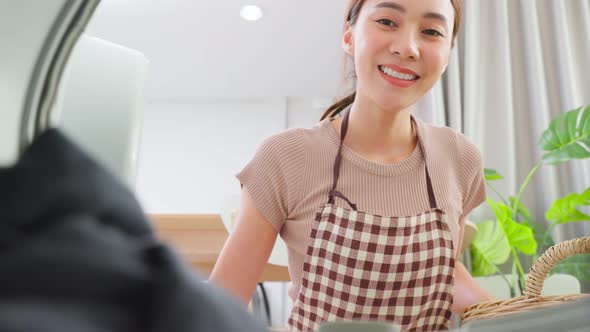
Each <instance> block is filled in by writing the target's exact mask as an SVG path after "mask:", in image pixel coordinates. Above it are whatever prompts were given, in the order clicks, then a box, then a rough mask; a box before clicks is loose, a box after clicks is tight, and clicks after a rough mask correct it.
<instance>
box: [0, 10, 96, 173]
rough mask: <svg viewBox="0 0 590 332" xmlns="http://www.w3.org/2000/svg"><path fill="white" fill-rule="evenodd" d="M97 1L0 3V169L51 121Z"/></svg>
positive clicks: (15, 157)
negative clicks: (63, 78) (59, 90)
mask: <svg viewBox="0 0 590 332" xmlns="http://www.w3.org/2000/svg"><path fill="white" fill-rule="evenodd" d="M98 3H99V0H43V1H39V0H19V1H0V167H7V166H10V165H11V164H12V163H14V162H15V161H16V159H17V158H18V156H19V155H20V153H22V151H23V150H24V149H25V148H26V147H27V146H28V145H29V144H30V143H31V142H32V140H33V139H34V138H35V137H36V136H38V135H39V134H40V133H42V132H43V131H44V130H45V129H47V128H48V127H50V126H51V125H52V122H53V121H54V120H53V119H54V117H55V115H56V113H57V110H58V109H59V107H58V105H56V96H57V88H58V86H59V82H60V79H61V76H62V73H63V69H64V67H65V64H66V62H67V60H68V57H69V55H70V53H71V50H72V48H73V47H74V45H75V44H76V42H77V40H78V38H79V37H80V35H81V34H82V32H83V30H84V28H85V27H86V25H87V23H88V21H89V20H90V18H91V17H92V14H93V13H94V10H95V8H96V6H97V5H98Z"/></svg>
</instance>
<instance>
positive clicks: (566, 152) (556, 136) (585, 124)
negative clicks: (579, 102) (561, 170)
mask: <svg viewBox="0 0 590 332" xmlns="http://www.w3.org/2000/svg"><path fill="white" fill-rule="evenodd" d="M538 144H539V146H540V147H541V148H542V149H543V150H545V151H547V153H546V154H545V155H543V161H544V162H545V163H548V164H553V165H557V164H560V163H563V162H566V161H568V160H571V159H584V158H588V157H590V105H588V106H586V107H585V108H584V107H580V108H578V109H576V110H572V111H569V112H566V113H564V114H562V115H560V116H558V117H557V118H555V120H553V121H551V123H550V124H549V128H547V130H545V131H544V132H543V135H542V136H541V139H540V140H539V143H538Z"/></svg>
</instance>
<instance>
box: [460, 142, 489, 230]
mask: <svg viewBox="0 0 590 332" xmlns="http://www.w3.org/2000/svg"><path fill="white" fill-rule="evenodd" d="M459 146H460V149H461V162H460V165H461V172H460V173H461V193H462V197H463V204H462V205H463V211H462V212H461V217H460V220H462V219H463V218H465V217H467V216H468V215H469V213H471V211H472V210H473V209H475V208H476V207H478V206H479V205H481V204H482V203H483V202H484V201H485V200H486V185H485V177H484V173H483V161H482V157H481V152H480V151H479V149H478V148H477V146H475V144H473V143H472V142H470V141H469V140H468V139H467V138H466V137H465V136H463V135H462V134H459Z"/></svg>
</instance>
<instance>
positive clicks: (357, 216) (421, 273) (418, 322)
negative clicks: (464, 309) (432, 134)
mask: <svg viewBox="0 0 590 332" xmlns="http://www.w3.org/2000/svg"><path fill="white" fill-rule="evenodd" d="M348 118H349V112H347V113H346V114H345V115H344V119H343V121H342V129H341V135H340V148H339V150H338V154H337V156H336V160H335V162H334V182H333V185H332V189H331V190H330V192H329V195H328V202H327V203H326V204H324V205H322V206H321V207H320V210H319V211H318V213H317V214H316V218H315V222H314V226H313V228H312V231H311V242H310V245H309V246H308V248H307V255H306V257H305V260H304V265H303V279H302V284H301V288H300V290H299V293H298V295H297V298H296V300H295V303H294V304H293V310H292V311H291V315H290V317H289V321H288V330H289V331H315V330H317V328H318V327H319V324H320V323H322V322H324V321H341V320H362V321H382V322H383V321H387V322H393V323H395V324H398V325H400V326H401V327H402V329H403V330H404V331H439V330H445V329H447V328H448V327H447V326H448V322H449V319H450V317H451V305H452V301H453V275H454V266H455V260H454V249H453V242H452V237H451V232H450V230H449V227H448V225H447V216H446V215H445V213H444V212H443V211H442V210H440V209H438V208H437V206H436V199H435V196H434V190H433V188H432V182H431V180H430V176H429V174H428V168H427V167H426V172H425V173H426V184H427V188H426V189H427V192H428V198H429V202H430V209H428V210H427V211H426V212H424V213H422V214H419V215H415V216H403V217H401V216H388V217H385V216H378V215H372V214H369V213H365V212H362V211H359V210H358V209H357V206H356V205H355V204H354V203H352V202H351V201H350V200H349V199H348V198H347V197H346V196H345V195H344V194H342V193H341V192H339V191H337V190H336V188H337V184H338V180H339V177H340V165H341V163H342V144H343V143H342V142H343V141H344V137H345V135H346V131H347V129H348ZM412 121H414V120H413V119H412ZM418 141H419V144H420V147H421V148H422V147H423V145H422V141H421V138H420V135H419V133H418ZM422 151H423V153H424V158H425V160H426V152H425V150H424V149H423V148H422ZM336 197H338V198H341V199H343V200H345V201H346V202H347V203H348V205H349V207H350V208H342V207H337V206H336V205H335V204H334V202H335V198H336Z"/></svg>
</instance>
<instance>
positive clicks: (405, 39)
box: [390, 31, 420, 60]
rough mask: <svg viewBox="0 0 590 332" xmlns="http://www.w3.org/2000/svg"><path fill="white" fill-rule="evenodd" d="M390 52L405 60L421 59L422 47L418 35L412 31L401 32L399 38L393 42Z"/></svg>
mask: <svg viewBox="0 0 590 332" xmlns="http://www.w3.org/2000/svg"><path fill="white" fill-rule="evenodd" d="M390 51H391V53H392V54H395V55H398V56H401V57H402V58H404V59H408V60H416V59H418V58H419V57H420V47H419V46H418V41H417V39H416V35H415V33H414V32H411V31H405V32H404V31H399V33H398V34H397V38H395V39H394V40H393V41H392V42H391V46H390Z"/></svg>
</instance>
